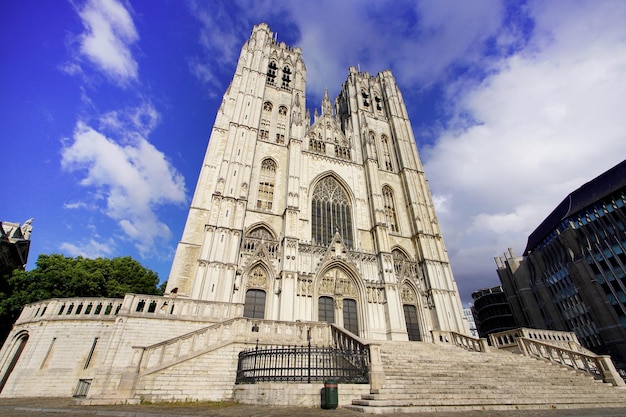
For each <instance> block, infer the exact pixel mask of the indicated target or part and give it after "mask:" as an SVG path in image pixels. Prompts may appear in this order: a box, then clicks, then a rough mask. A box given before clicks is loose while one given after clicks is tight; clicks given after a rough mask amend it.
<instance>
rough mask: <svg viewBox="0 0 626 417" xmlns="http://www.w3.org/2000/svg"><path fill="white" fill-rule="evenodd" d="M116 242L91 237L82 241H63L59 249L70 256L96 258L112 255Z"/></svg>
mask: <svg viewBox="0 0 626 417" xmlns="http://www.w3.org/2000/svg"><path fill="white" fill-rule="evenodd" d="M114 248H115V244H114V243H113V242H112V241H109V242H106V243H102V242H97V241H96V240H95V239H89V240H88V241H85V242H82V243H78V244H76V243H69V242H63V243H61V245H60V247H59V249H61V251H63V252H64V253H66V254H68V255H69V256H72V257H76V256H82V257H83V258H89V259H96V258H105V257H110V256H111V255H112V254H113V252H114Z"/></svg>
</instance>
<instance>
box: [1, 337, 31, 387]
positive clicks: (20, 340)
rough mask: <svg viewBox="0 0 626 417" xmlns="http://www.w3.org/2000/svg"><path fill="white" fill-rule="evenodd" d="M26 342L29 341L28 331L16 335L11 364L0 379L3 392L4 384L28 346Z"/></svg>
mask: <svg viewBox="0 0 626 417" xmlns="http://www.w3.org/2000/svg"><path fill="white" fill-rule="evenodd" d="M26 342H28V333H26V332H23V333H20V334H18V335H17V336H16V337H15V341H14V342H13V348H12V349H11V350H12V351H13V353H12V354H11V361H10V362H9V365H8V366H7V368H6V370H5V371H4V373H3V374H2V379H0V392H2V390H3V389H4V386H5V385H6V383H7V381H8V380H9V377H10V376H11V372H13V369H15V365H16V364H17V361H18V360H19V359H20V356H21V355H22V352H23V351H24V348H25V347H26Z"/></svg>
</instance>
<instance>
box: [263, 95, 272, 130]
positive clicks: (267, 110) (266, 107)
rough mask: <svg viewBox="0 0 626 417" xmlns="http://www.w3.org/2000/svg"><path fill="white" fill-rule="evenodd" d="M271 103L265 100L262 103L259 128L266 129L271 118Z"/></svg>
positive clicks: (268, 127)
mask: <svg viewBox="0 0 626 417" xmlns="http://www.w3.org/2000/svg"><path fill="white" fill-rule="evenodd" d="M272 109H273V106H272V103H270V102H269V101H266V102H265V103H263V113H261V129H263V130H266V131H268V130H269V129H270V124H271V120H272Z"/></svg>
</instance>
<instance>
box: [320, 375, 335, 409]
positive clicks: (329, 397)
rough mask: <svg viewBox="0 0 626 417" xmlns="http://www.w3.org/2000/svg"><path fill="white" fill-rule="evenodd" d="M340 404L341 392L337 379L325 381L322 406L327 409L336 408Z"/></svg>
mask: <svg viewBox="0 0 626 417" xmlns="http://www.w3.org/2000/svg"><path fill="white" fill-rule="evenodd" d="M338 405H339V392H338V391H337V381H331V380H329V381H325V382H324V388H323V389H322V408H324V409H326V410H330V409H335V408H337V406H338Z"/></svg>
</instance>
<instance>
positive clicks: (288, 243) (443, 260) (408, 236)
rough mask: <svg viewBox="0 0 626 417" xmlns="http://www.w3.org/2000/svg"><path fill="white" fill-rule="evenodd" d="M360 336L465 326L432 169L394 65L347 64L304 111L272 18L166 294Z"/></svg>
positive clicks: (215, 135) (219, 142) (300, 70)
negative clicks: (336, 86) (364, 68)
mask: <svg viewBox="0 0 626 417" xmlns="http://www.w3.org/2000/svg"><path fill="white" fill-rule="evenodd" d="M172 291H174V292H175V293H177V296H178V297H188V298H191V299H200V300H207V301H217V302H225V303H242V304H244V316H246V317H253V318H261V319H268V320H285V321H294V320H305V321H328V322H334V323H336V324H337V325H339V326H342V327H344V328H346V329H347V330H349V331H351V332H352V333H354V334H355V335H357V336H360V337H362V338H364V339H384V340H407V339H409V340H429V338H430V331H431V330H433V329H435V330H447V331H458V332H463V333H467V331H466V325H465V324H464V321H463V319H462V317H463V314H462V307H461V302H460V298H459V295H458V291H457V287H456V283H455V281H454V278H453V276H452V271H451V268H450V263H449V260H448V256H447V252H446V249H445V246H444V241H443V237H442V234H441V230H440V227H439V223H438V221H437V216H436V214H435V208H434V205H433V200H432V197H431V193H430V191H429V188H428V182H427V180H426V177H425V175H424V169H423V166H422V163H421V161H420V158H419V155H418V152H417V148H416V145H415V138H414V137H413V131H412V128H411V124H410V121H409V118H408V115H407V111H406V108H405V105H404V101H403V99H402V95H401V93H400V90H399V89H398V86H397V85H396V82H395V79H394V77H393V75H392V74H391V72H390V71H383V72H381V73H379V74H378V75H376V76H371V75H369V74H368V73H361V72H359V71H357V70H356V69H355V68H350V71H349V75H348V79H347V80H346V82H345V83H344V84H343V86H342V88H341V92H340V93H339V96H338V97H337V98H336V99H335V100H334V101H333V102H331V100H330V99H329V96H328V91H326V94H325V96H324V98H323V101H322V105H321V108H320V109H319V110H318V109H316V110H315V111H314V114H313V115H312V116H311V114H310V112H309V111H308V110H306V67H305V65H304V62H303V60H302V53H301V50H300V49H299V48H292V47H289V46H287V45H285V44H284V43H277V42H276V41H275V39H274V37H273V34H272V32H271V31H270V29H269V28H268V26H267V25H265V24H260V25H258V26H256V27H255V28H254V30H253V32H252V35H251V37H250V39H249V40H248V41H247V42H246V43H245V45H244V46H243V48H242V51H241V55H240V58H239V61H238V64H237V69H236V71H235V75H234V78H233V80H232V83H231V85H230V86H229V88H228V91H227V92H226V94H225V95H224V99H223V101H222V104H221V107H220V109H219V111H218V114H217V118H216V121H215V125H214V127H213V131H212V133H211V137H210V140H209V146H208V149H207V152H206V156H205V158H204V162H203V165H202V169H201V172H200V177H199V180H198V183H197V187H196V190H195V193H194V197H193V201H192V204H191V209H190V211H189V216H188V219H187V223H186V226H185V229H184V233H183V237H182V240H181V242H180V243H179V245H178V248H177V251H176V255H175V258H174V262H173V266H172V270H171V274H170V277H169V281H168V288H167V291H166V292H167V293H171V292H172Z"/></svg>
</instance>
